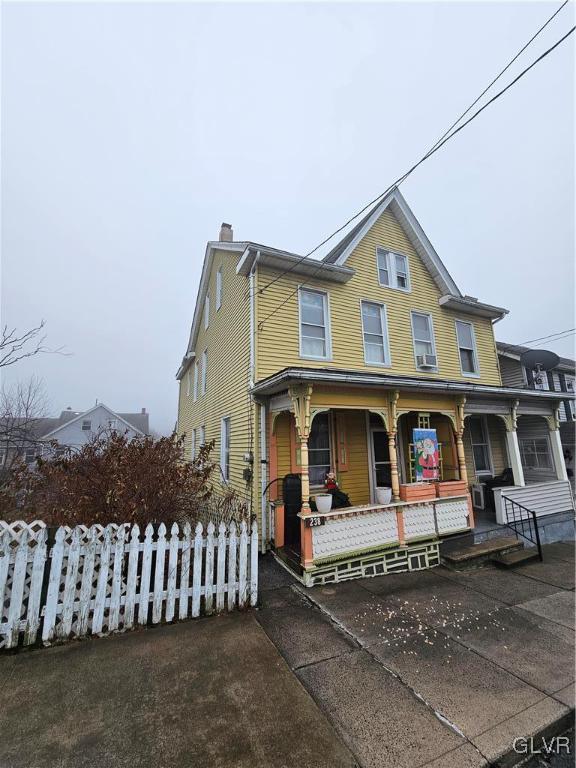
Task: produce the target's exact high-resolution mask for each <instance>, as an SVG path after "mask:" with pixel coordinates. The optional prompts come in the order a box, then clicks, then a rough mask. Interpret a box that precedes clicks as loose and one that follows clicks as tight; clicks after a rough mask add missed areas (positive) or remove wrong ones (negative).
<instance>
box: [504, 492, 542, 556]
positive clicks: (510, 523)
mask: <svg viewBox="0 0 576 768" xmlns="http://www.w3.org/2000/svg"><path fill="white" fill-rule="evenodd" d="M502 501H503V502H504V511H505V513H506V521H505V523H504V525H506V526H507V527H508V528H510V529H511V530H513V531H514V533H516V534H517V535H518V536H522V538H524V539H526V540H527V541H530V542H532V544H535V545H536V547H537V549H538V557H539V558H540V560H544V558H543V556H542V545H541V543H540V531H539V530H538V516H537V514H536V512H534V510H533V509H528V507H525V506H524V505H523V504H520V502H518V501H515V500H514V499H511V498H510V497H509V496H504V495H503V494H502ZM510 510H511V511H512V520H510ZM517 510H518V512H517ZM524 513H526V514H524ZM526 531H527V532H526Z"/></svg>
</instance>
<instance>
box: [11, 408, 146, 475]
mask: <svg viewBox="0 0 576 768" xmlns="http://www.w3.org/2000/svg"><path fill="white" fill-rule="evenodd" d="M21 421H22V423H21V424H18V420H14V419H13V420H11V422H10V424H9V425H8V424H7V425H4V424H2V423H0V468H2V467H5V466H9V465H10V464H11V463H12V460H13V459H14V457H15V456H16V455H19V456H21V457H22V458H23V459H24V460H25V461H26V463H27V464H31V463H32V462H33V461H34V460H35V459H36V457H38V456H42V455H44V456H46V455H47V454H49V453H51V452H52V448H51V445H50V444H51V443H52V442H57V443H58V446H59V447H60V448H61V449H66V448H72V449H74V448H81V447H82V446H83V445H85V444H86V443H87V442H89V441H90V440H91V439H92V438H93V437H94V435H96V434H99V433H102V432H106V431H108V432H109V431H112V430H114V431H116V432H119V433H120V434H126V435H127V436H128V437H129V438H130V439H134V438H135V437H142V436H144V435H147V434H149V431H150V427H149V416H148V413H147V412H146V409H145V408H142V410H141V411H140V413H116V412H115V411H113V410H112V409H111V408H108V406H107V405H104V403H97V404H96V405H95V406H93V407H92V408H90V409H89V410H87V411H73V410H72V409H71V408H67V409H66V410H65V411H62V413H61V414H60V416H58V417H57V418H45V419H30V420H28V421H24V420H21ZM56 451H57V452H59V448H57V449H56Z"/></svg>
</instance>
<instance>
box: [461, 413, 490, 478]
mask: <svg viewBox="0 0 576 768" xmlns="http://www.w3.org/2000/svg"><path fill="white" fill-rule="evenodd" d="M466 424H467V426H468V428H469V430H470V442H471V443H472V454H473V456H474V469H475V470H476V474H477V475H491V474H492V462H491V461H490V443H489V442H488V430H487V429H486V421H485V420H484V419H483V418H482V417H481V416H470V417H469V418H468V419H467V420H466Z"/></svg>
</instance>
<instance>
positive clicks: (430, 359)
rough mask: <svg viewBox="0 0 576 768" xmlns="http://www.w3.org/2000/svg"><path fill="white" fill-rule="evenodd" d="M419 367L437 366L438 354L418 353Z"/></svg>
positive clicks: (417, 362)
mask: <svg viewBox="0 0 576 768" xmlns="http://www.w3.org/2000/svg"><path fill="white" fill-rule="evenodd" d="M416 365H417V366H418V368H436V355H416Z"/></svg>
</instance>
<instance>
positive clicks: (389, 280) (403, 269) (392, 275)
mask: <svg viewBox="0 0 576 768" xmlns="http://www.w3.org/2000/svg"><path fill="white" fill-rule="evenodd" d="M376 260H377V265H378V282H379V283H380V285H384V286H386V287H387V288H395V289H396V290H398V291H409V290H410V272H409V269H408V259H407V258H406V256H404V254H402V253H394V252H393V251H387V250H386V249H385V248H377V249H376Z"/></svg>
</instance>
